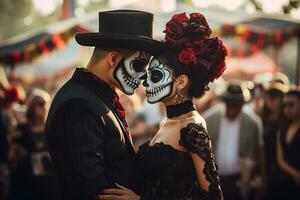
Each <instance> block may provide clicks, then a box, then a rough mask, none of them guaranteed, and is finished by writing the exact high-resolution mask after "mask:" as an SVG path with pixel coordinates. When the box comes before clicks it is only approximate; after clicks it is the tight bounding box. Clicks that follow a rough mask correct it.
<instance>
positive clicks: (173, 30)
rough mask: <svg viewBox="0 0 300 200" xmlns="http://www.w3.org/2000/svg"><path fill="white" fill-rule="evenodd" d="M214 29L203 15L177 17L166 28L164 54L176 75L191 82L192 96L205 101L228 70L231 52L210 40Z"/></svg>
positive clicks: (178, 15)
mask: <svg viewBox="0 0 300 200" xmlns="http://www.w3.org/2000/svg"><path fill="white" fill-rule="evenodd" d="M211 32H212V31H211V29H210V27H209V25H208V23H207V21H206V19H205V17H204V15H202V14H201V13H191V14H190V15H189V17H188V16H187V15H186V14H185V13H181V14H176V15H174V16H173V17H172V19H171V20H170V21H169V22H168V23H167V24H166V29H165V31H164V33H166V34H165V44H166V46H167V48H166V50H167V52H166V53H165V54H163V57H165V58H166V60H167V63H168V65H169V66H170V67H171V68H173V71H174V75H175V76H179V75H182V74H185V75H187V76H188V78H189V79H190V85H189V90H188V93H189V96H190V97H192V98H193V97H195V98H198V97H201V96H202V95H203V94H204V92H205V91H206V90H208V84H209V83H210V82H213V81H214V80H215V79H217V78H219V77H220V76H221V75H222V74H223V72H224V71H225V69H226V64H225V57H226V56H227V50H226V48H225V46H224V45H223V42H222V41H221V40H220V39H219V38H217V37H212V38H210V34H211Z"/></svg>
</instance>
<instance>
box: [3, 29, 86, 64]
mask: <svg viewBox="0 0 300 200" xmlns="http://www.w3.org/2000/svg"><path fill="white" fill-rule="evenodd" d="M82 31H87V30H86V29H84V28H82V27H80V26H74V27H72V28H70V29H68V30H65V31H63V32H61V33H55V34H53V35H50V36H49V37H46V38H45V37H43V38H41V40H40V41H38V42H37V43H35V44H30V45H28V46H27V47H25V48H23V49H21V50H18V51H15V52H12V53H11V52H10V53H0V63H2V64H5V65H9V66H14V65H15V64H17V63H21V62H31V61H33V60H34V59H35V58H37V57H39V56H41V55H48V54H49V53H50V52H51V51H53V50H55V49H62V48H64V46H65V45H66V43H67V42H68V40H70V39H72V38H73V37H74V35H75V33H76V32H82Z"/></svg>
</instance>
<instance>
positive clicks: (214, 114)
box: [204, 82, 262, 200]
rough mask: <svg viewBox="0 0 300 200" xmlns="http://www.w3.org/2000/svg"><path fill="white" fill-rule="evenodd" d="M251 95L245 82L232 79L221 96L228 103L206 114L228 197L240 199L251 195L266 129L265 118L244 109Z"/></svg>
mask: <svg viewBox="0 0 300 200" xmlns="http://www.w3.org/2000/svg"><path fill="white" fill-rule="evenodd" d="M250 98H251V97H250V92H249V90H248V89H247V87H246V86H245V85H244V84H243V83H242V82H231V83H229V84H228V86H227V88H226V91H225V92H223V94H222V95H221V96H220V99H221V100H222V101H223V102H224V104H225V105H224V104H222V105H218V106H215V107H213V108H211V109H209V110H208V111H207V112H206V113H205V115H204V117H205V120H206V123H207V130H208V133H209V134H210V136H211V139H212V146H213V149H214V150H215V155H216V161H217V164H218V166H219V171H220V175H221V181H222V183H223V186H224V189H223V191H224V199H236V200H238V199H243V197H245V196H246V195H248V192H247V191H248V189H249V184H250V181H251V172H252V169H253V167H254V165H255V161H256V156H257V153H258V150H259V147H260V144H261V140H260V136H261V132H262V130H261V126H262V125H261V122H260V121H259V120H258V119H256V118H254V117H253V115H250V114H248V113H246V112H244V111H243V110H242V108H243V105H244V104H245V103H246V102H248V101H249V100H250Z"/></svg>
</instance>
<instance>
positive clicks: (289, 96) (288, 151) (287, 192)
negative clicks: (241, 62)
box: [274, 89, 300, 199]
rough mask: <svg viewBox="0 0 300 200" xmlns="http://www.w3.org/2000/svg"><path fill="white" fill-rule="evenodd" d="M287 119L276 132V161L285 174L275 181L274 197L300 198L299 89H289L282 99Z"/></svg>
mask: <svg viewBox="0 0 300 200" xmlns="http://www.w3.org/2000/svg"><path fill="white" fill-rule="evenodd" d="M283 106H284V109H283V112H284V115H285V117H286V118H287V120H288V123H286V124H285V125H284V126H283V127H282V128H281V130H280V131H279V132H278V134H277V163H278V166H279V167H280V169H281V170H282V171H283V172H284V174H285V175H286V178H285V179H282V180H281V181H280V182H279V183H277V188H276V190H274V191H275V192H274V193H275V194H277V196H276V197H275V198H274V199H300V151H299V146H300V90H299V89H295V90H290V91H289V92H287V93H286V95H285V96H284V99H283Z"/></svg>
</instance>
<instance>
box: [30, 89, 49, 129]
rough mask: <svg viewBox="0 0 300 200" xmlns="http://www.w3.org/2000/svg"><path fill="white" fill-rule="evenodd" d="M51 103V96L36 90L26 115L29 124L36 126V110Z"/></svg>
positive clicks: (31, 97) (32, 94)
mask: <svg viewBox="0 0 300 200" xmlns="http://www.w3.org/2000/svg"><path fill="white" fill-rule="evenodd" d="M49 102H50V96H49V94H48V93H47V92H45V91H43V90H40V89H34V91H33V92H32V93H31V94H30V96H29V98H28V101H27V110H26V113H25V117H26V120H27V123H28V124H31V125H34V124H35V123H36V122H37V121H38V119H37V115H36V108H37V107H38V106H45V105H46V104H47V103H49Z"/></svg>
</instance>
